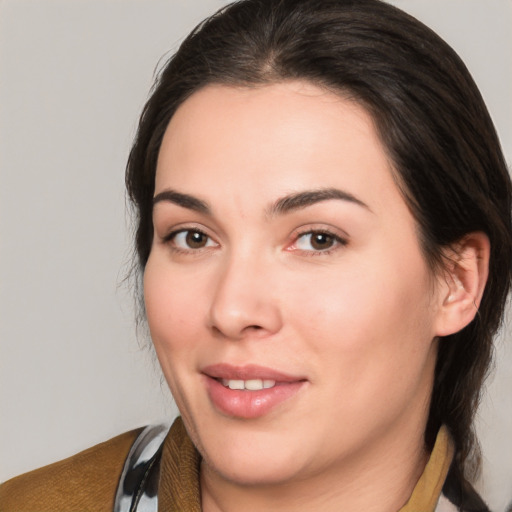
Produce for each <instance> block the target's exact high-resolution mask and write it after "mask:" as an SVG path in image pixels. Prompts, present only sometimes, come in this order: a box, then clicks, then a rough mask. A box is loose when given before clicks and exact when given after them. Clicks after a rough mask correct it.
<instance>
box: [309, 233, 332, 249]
mask: <svg viewBox="0 0 512 512" xmlns="http://www.w3.org/2000/svg"><path fill="white" fill-rule="evenodd" d="M333 244H334V237H333V236H332V235H328V234H327V233H313V234H312V235H311V247H313V249H316V250H317V251H322V250H325V249H329V248H331V247H332V246H333Z"/></svg>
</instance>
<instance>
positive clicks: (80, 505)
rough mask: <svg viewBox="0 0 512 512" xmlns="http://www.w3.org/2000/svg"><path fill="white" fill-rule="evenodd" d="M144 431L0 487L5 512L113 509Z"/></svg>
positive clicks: (99, 445) (33, 472)
mask: <svg viewBox="0 0 512 512" xmlns="http://www.w3.org/2000/svg"><path fill="white" fill-rule="evenodd" d="M141 431H142V429H136V430H132V431H130V432H126V433H124V434H121V435H120V436H117V437H114V438H113V439H110V440H109V441H106V442H104V443H101V444H98V445H96V446H93V447H92V448H89V449H87V450H85V451H83V452H80V453H78V454H76V455H74V456H72V457H69V458H67V459H64V460H62V461H60V462H56V463H54V464H50V465H49V466H45V467H43V468H40V469H36V470H35V471H31V472H29V473H25V474H24V475H21V476H18V477H16V478H13V479H12V480H9V481H7V482H5V483H4V484H2V485H1V486H0V509H1V510H2V512H10V511H16V512H29V511H31V512H33V511H36V510H37V511H40V512H44V511H50V510H51V511H54V510H59V511H66V510H81V511H84V512H85V511H88V510H94V511H101V510H109V511H110V510H112V507H113V503H114V497H115V493H116V489H117V483H118V480H119V476H120V474H121V471H122V469H123V465H124V462H125V459H126V456H127V454H128V452H129V451H130V448H131V446H132V444H133V442H134V440H135V439H136V438H137V436H138V435H139V434H140V432H141Z"/></svg>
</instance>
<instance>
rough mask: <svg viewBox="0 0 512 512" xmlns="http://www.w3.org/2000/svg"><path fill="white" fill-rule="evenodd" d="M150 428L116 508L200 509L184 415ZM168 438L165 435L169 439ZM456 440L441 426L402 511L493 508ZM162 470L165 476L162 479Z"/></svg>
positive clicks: (154, 511)
mask: <svg viewBox="0 0 512 512" xmlns="http://www.w3.org/2000/svg"><path fill="white" fill-rule="evenodd" d="M168 430H169V427H168V426H163V425H159V426H157V427H147V428H146V429H144V430H143V431H142V433H141V434H140V435H139V437H138V438H137V439H136V441H135V442H134V444H133V446H132V449H131V450H130V453H129V454H128V457H127V459H126V464H125V467H124V469H123V473H122V475H121V479H120V482H119V487H118V491H117V496H116V502H115V508H114V511H115V512H158V511H160V512H178V511H179V512H200V511H201V504H200V497H199V495H200V493H199V463H200V456H199V454H198V453H197V450H196V449H195V448H194V445H193V444H192V442H191V441H190V439H189V437H188V435H187V433H186V430H185V427H184V425H183V422H182V421H181V418H178V419H177V420H176V421H175V422H174V424H173V425H172V427H171V431H170V432H169V434H167V433H168ZM166 436H167V437H166ZM452 458H453V443H452V441H451V438H450V436H449V434H448V431H447V429H446V428H444V427H443V428H441V430H440V431H439V434H438V436H437V440H436V443H435V446H434V449H433V451H432V454H431V456H430V459H429V462H428V463H427V466H426V467H425V470H424V472H423V474H422V476H421V477H420V479H419V481H418V483H417V484H416V487H415V488H414V490H413V493H412V495H411V498H410V500H409V501H408V502H407V504H406V505H404V507H402V508H401V509H400V511H399V512H489V509H488V508H487V506H486V505H485V503H484V502H483V501H482V499H481V498H480V497H479V496H478V494H477V493H476V492H475V491H474V490H473V488H472V487H471V485H469V483H467V482H466V481H465V480H463V479H461V478H459V476H458V475H457V473H456V471H455V467H454V466H453V465H451V461H452ZM160 470H162V474H164V475H165V478H164V479H163V480H162V482H160V486H161V494H162V496H161V500H160V503H159V501H158V487H159V476H160Z"/></svg>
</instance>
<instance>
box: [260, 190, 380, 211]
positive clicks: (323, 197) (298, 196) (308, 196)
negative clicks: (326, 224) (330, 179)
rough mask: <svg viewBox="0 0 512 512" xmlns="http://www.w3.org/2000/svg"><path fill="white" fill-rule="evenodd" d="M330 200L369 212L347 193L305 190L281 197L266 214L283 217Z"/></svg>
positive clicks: (360, 202)
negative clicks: (360, 207) (344, 202)
mask: <svg viewBox="0 0 512 512" xmlns="http://www.w3.org/2000/svg"><path fill="white" fill-rule="evenodd" d="M330 199H338V200H341V201H348V202H349V203H353V204H356V205H358V206H362V207H363V208H365V209H367V210H368V211H370V212H371V209H370V207H369V206H368V205H367V204H366V203H364V202H363V201H361V200H360V199H358V198H357V197H355V196H354V195H352V194H350V193H349V192H345V191H344V190H340V189H337V188H322V189H318V190H305V191H302V192H297V193H294V194H290V195H287V196H285V197H282V198H280V199H278V200H277V201H276V202H275V203H274V204H273V205H272V206H271V207H270V208H269V210H268V214H269V216H274V215H283V214H285V213H290V212H292V211H295V210H301V209H303V208H306V207H308V206H311V205H313V204H316V203H320V202H322V201H329V200H330Z"/></svg>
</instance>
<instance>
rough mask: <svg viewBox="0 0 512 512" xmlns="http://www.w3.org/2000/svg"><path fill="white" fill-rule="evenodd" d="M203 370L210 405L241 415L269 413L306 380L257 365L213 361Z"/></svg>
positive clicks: (231, 413)
mask: <svg viewBox="0 0 512 512" xmlns="http://www.w3.org/2000/svg"><path fill="white" fill-rule="evenodd" d="M202 373H203V375H204V380H205V385H206V389H207V392H208V396H209V398H210V401H211V402H212V404H213V406H214V407H215V408H216V409H217V410H218V411H219V412H221V413H222V414H224V415H227V416H231V417H235V418H243V419H255V418H259V417H261V416H264V415H266V414H268V413H269V412H270V411H272V410H273V409H275V408H277V407H278V406H279V405H281V404H282V403H283V402H285V401H288V400H289V399H291V398H293V397H294V396H295V395H296V394H297V393H298V392H299V390H300V389H301V388H302V387H303V386H304V384H305V383H306V379H305V378H303V377H299V376H292V375H287V374H285V373H281V372H278V371H275V370H273V369H270V368H265V367H262V366H256V365H247V366H231V365H228V364H216V365H211V366H207V367H205V368H203V370H202Z"/></svg>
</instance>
